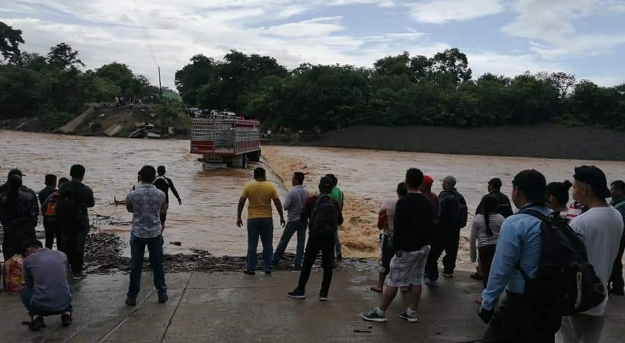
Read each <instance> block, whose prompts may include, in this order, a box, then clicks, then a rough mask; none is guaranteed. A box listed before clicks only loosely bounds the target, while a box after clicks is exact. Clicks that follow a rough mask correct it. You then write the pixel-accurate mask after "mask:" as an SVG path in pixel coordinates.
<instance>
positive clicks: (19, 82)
mask: <svg viewBox="0 0 625 343" xmlns="http://www.w3.org/2000/svg"><path fill="white" fill-rule="evenodd" d="M23 43H24V40H23V39H22V31H20V30H17V29H13V28H12V27H10V26H8V25H6V24H5V23H3V22H0V53H1V54H2V59H0V119H7V118H8V119H10V118H23V117H29V116H35V115H37V116H43V117H46V116H52V117H55V118H58V121H59V122H63V121H66V120H67V119H68V118H71V117H73V116H75V115H76V112H77V111H78V110H79V109H80V108H81V107H82V106H83V105H84V104H85V103H88V102H112V101H114V100H115V97H118V98H124V99H125V100H137V99H141V100H142V101H150V99H155V98H156V96H157V95H158V94H159V90H158V87H154V86H152V85H150V82H149V81H148V79H147V78H145V77H144V76H141V75H135V74H134V73H133V72H132V70H130V68H128V66H126V65H125V64H120V63H115V62H114V63H110V64H106V65H103V66H102V67H100V68H97V69H95V70H87V71H83V70H82V69H81V68H82V67H84V66H85V65H84V63H83V62H82V61H81V60H80V59H79V58H78V51H75V50H73V49H72V47H71V46H69V45H67V44H65V43H60V44H58V45H56V46H54V47H52V48H50V52H48V54H47V55H40V54H38V53H32V52H23V51H21V50H20V47H19V45H20V44H23Z"/></svg>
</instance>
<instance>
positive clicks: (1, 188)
mask: <svg viewBox="0 0 625 343" xmlns="http://www.w3.org/2000/svg"><path fill="white" fill-rule="evenodd" d="M13 175H17V176H19V177H20V178H22V179H24V176H26V175H24V174H23V173H22V171H21V170H19V169H11V170H9V175H7V181H6V182H5V183H4V184H3V185H0V194H2V193H6V192H7V191H8V190H9V179H10V178H11V176H13ZM20 191H22V192H26V193H30V194H32V195H33V196H34V197H35V199H37V193H35V191H33V190H32V189H30V188H28V187H26V186H24V185H22V188H20Z"/></svg>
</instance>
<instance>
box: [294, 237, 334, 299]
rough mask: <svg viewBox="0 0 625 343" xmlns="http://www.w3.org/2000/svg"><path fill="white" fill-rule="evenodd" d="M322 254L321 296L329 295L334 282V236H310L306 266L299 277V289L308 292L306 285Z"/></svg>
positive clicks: (305, 258) (305, 260) (305, 255)
mask: <svg viewBox="0 0 625 343" xmlns="http://www.w3.org/2000/svg"><path fill="white" fill-rule="evenodd" d="M319 252H321V263H322V266H323V281H322V282H321V291H320V293H321V294H328V291H329V290H330V283H331V282H332V268H333V264H334V235H329V236H313V235H311V236H308V243H306V252H305V253H304V265H303V266H302V272H301V274H300V276H299V283H298V285H297V287H298V288H299V289H300V290H302V291H306V284H307V283H308V279H309V278H310V271H311V270H312V267H313V264H315V260H316V259H317V255H318V254H319Z"/></svg>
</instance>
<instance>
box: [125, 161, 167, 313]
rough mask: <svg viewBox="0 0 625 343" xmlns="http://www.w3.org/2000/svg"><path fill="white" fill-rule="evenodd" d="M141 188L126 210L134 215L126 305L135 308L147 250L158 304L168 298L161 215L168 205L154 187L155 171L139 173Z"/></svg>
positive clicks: (147, 168) (130, 196)
mask: <svg viewBox="0 0 625 343" xmlns="http://www.w3.org/2000/svg"><path fill="white" fill-rule="evenodd" d="M139 175H141V185H139V186H138V187H136V189H135V190H134V191H132V192H130V193H129V194H128V196H127V197H126V207H127V209H128V212H130V213H132V232H131V234H130V286H129V287H128V298H126V305H128V306H135V305H136V304H137V295H139V289H140V286H141V269H142V267H143V256H144V255H145V247H146V246H147V247H148V250H149V251H150V266H151V267H152V270H153V271H154V286H155V287H156V291H157V293H158V302H159V303H161V304H162V303H164V302H166V301H167V299H168V298H169V297H168V296H167V286H166V285H165V269H164V267H163V226H162V224H161V218H160V212H161V209H162V208H163V206H164V205H165V193H163V192H162V191H160V190H158V189H157V188H156V187H155V186H154V185H153V182H154V179H155V178H156V169H154V167H152V166H144V167H143V168H141V171H139Z"/></svg>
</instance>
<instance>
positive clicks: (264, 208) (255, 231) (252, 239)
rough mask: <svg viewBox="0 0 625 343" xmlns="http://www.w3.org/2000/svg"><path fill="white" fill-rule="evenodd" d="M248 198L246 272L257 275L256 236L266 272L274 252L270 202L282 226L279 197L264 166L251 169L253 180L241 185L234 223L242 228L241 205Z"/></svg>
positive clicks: (269, 271)
mask: <svg viewBox="0 0 625 343" xmlns="http://www.w3.org/2000/svg"><path fill="white" fill-rule="evenodd" d="M248 200H249V201H250V205H249V207H248V209H247V214H248V216H247V260H246V263H245V271H244V273H245V274H248V275H254V274H256V250H257V249H258V239H259V238H260V240H261V242H262V243H263V264H264V267H265V274H271V259H272V255H273V242H272V240H273V217H272V212H271V202H272V201H273V203H274V205H275V206H276V210H277V211H278V214H279V215H280V225H281V226H284V225H285V222H284V213H283V210H282V203H281V202H280V198H279V197H278V190H277V189H276V186H274V185H273V184H272V183H271V182H267V173H266V171H265V169H263V168H260V167H259V168H256V169H254V181H251V182H249V183H247V184H246V185H245V187H243V192H242V193H241V199H239V206H238V208H237V226H238V227H243V219H242V215H243V208H244V207H245V203H246V202H247V201H248Z"/></svg>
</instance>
